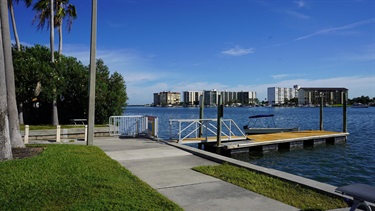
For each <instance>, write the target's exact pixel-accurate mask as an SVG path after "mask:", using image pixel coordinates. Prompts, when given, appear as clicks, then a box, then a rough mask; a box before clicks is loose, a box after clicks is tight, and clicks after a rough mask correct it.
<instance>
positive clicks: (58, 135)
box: [56, 125, 61, 142]
mask: <svg viewBox="0 0 375 211" xmlns="http://www.w3.org/2000/svg"><path fill="white" fill-rule="evenodd" d="M60 131H61V126H60V125H57V129H56V142H60Z"/></svg>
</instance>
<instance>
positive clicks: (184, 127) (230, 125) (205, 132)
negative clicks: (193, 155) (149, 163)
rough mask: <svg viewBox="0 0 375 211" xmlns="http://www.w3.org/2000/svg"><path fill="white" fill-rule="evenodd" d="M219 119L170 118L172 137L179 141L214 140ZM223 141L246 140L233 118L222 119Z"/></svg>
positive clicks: (221, 135) (197, 141) (199, 141)
mask: <svg viewBox="0 0 375 211" xmlns="http://www.w3.org/2000/svg"><path fill="white" fill-rule="evenodd" d="M217 121H218V120H217V119H170V120H169V127H170V139H171V140H177V141H178V143H184V144H185V143H202V142H214V141H216V137H217V131H218V128H217ZM221 125H222V126H221V133H220V137H221V140H222V141H234V140H246V134H245V133H244V132H243V131H242V129H241V128H240V127H238V125H237V124H236V123H235V122H234V121H233V120H232V119H221Z"/></svg>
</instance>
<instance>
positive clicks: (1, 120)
mask: <svg viewBox="0 0 375 211" xmlns="http://www.w3.org/2000/svg"><path fill="white" fill-rule="evenodd" d="M4 1H6V0H1V2H0V7H1V8H3V7H5V8H7V7H6V6H4ZM0 25H1V23H0ZM1 31H2V28H1V27H0V160H9V159H12V158H13V156H12V147H11V143H10V136H9V122H8V108H7V106H8V105H7V88H6V80H5V63H4V53H3V52H4V51H3V44H2V43H3V42H2V36H1Z"/></svg>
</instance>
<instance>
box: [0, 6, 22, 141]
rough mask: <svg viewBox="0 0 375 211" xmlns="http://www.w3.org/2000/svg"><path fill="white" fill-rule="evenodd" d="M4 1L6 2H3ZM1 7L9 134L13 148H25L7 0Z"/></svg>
mask: <svg viewBox="0 0 375 211" xmlns="http://www.w3.org/2000/svg"><path fill="white" fill-rule="evenodd" d="M3 1H4V2H3ZM1 3H2V4H1V5H3V6H5V7H1V8H0V13H1V15H0V16H1V28H2V29H1V36H2V43H3V52H4V63H5V79H6V90H7V105H8V118H9V133H10V140H11V144H12V147H25V144H24V143H23V140H22V136H21V133H20V124H19V121H18V111H17V102H16V88H15V87H16V86H15V82H14V68H13V60H12V47H11V43H10V30H9V19H8V5H7V0H1Z"/></svg>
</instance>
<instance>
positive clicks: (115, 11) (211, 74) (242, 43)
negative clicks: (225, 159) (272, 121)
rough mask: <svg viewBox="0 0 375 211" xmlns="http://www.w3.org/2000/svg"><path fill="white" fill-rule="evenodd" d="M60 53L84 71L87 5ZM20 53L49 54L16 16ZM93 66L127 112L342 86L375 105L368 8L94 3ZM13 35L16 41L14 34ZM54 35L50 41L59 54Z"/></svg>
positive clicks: (317, 2)
mask: <svg viewBox="0 0 375 211" xmlns="http://www.w3.org/2000/svg"><path fill="white" fill-rule="evenodd" d="M70 2H71V3H72V4H74V5H75V6H76V8H77V13H78V18H77V19H76V20H75V21H74V23H73V26H72V31H71V32H70V33H67V31H66V30H65V32H64V35H63V54H65V55H69V56H74V57H77V58H78V59H79V60H81V61H82V62H83V63H84V64H86V65H87V64H88V63H89V52H90V49H89V47H90V30H91V26H90V21H91V1H90V0H70ZM15 12H16V21H17V24H18V25H17V27H18V33H19V38H20V41H21V43H22V44H24V45H34V44H42V45H46V46H49V31H47V30H46V28H45V29H44V30H42V31H41V30H39V31H37V29H36V24H34V25H32V20H33V17H34V15H35V12H34V11H32V10H31V9H25V8H24V6H23V4H22V3H21V2H20V4H19V5H18V6H16V7H15ZM97 28H98V33H97V36H98V40H97V48H98V52H97V58H102V59H103V60H104V63H105V64H106V65H107V66H108V67H109V69H110V71H111V72H114V71H117V72H119V73H121V74H122V76H123V77H124V79H125V82H126V85H127V93H128V97H129V101H128V103H129V104H146V103H152V101H153V93H155V92H161V91H177V92H182V91H186V90H189V91H202V90H210V89H217V90H229V91H241V90H245V91H255V92H257V94H258V98H259V99H260V100H264V99H265V98H266V97H267V87H274V86H281V87H293V85H295V84H298V85H300V86H301V87H322V86H323V87H346V88H348V89H349V98H353V97H359V96H361V95H365V96H370V97H375V1H374V0H98V26H97ZM11 36H13V35H11ZM57 45H58V34H57V31H56V32H55V46H56V47H55V49H57Z"/></svg>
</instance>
